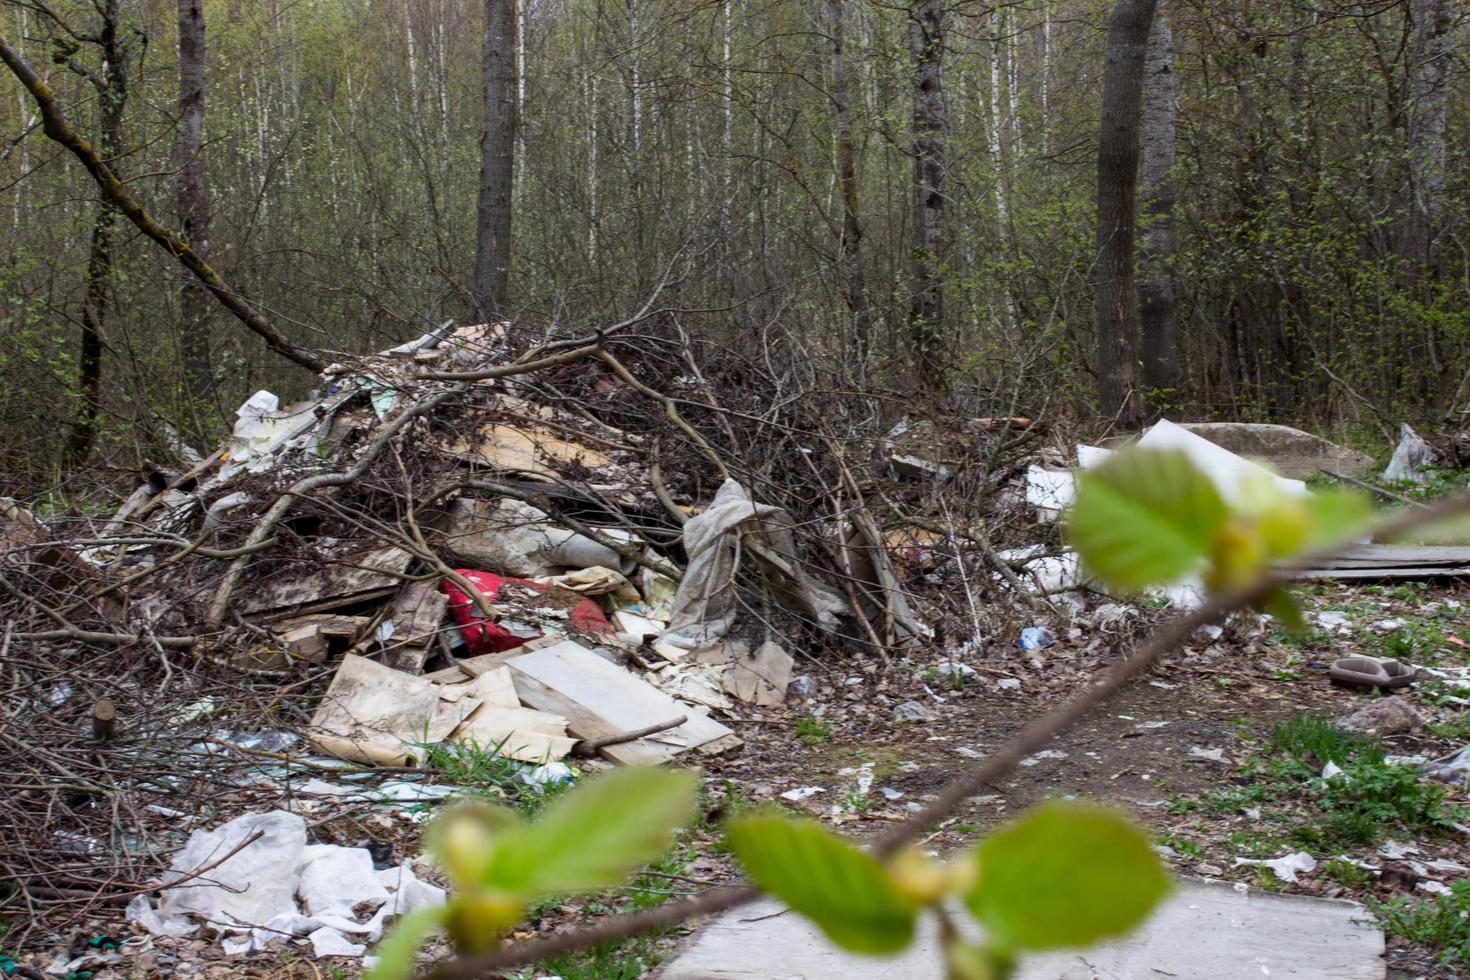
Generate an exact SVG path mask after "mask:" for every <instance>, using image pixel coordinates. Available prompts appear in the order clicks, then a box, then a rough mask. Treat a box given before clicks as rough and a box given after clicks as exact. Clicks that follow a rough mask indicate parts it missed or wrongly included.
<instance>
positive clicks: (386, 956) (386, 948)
mask: <svg viewBox="0 0 1470 980" xmlns="http://www.w3.org/2000/svg"><path fill="white" fill-rule="evenodd" d="M444 908H445V907H444V906H442V905H441V906H438V907H436V908H431V909H419V910H418V911H417V912H410V913H408V914H407V915H405V916H402V917H400V918H399V919H398V921H397V922H395V923H394V924H393V927H392V928H391V929H390V930H389V931H388V935H386V936H384V937H383V940H382V942H380V943H378V945H377V947H376V948H375V949H374V950H373V955H374V956H376V957H377V958H378V960H377V962H376V963H374V964H373V968H372V969H371V970H369V971H368V972H367V973H365V974H363V980H404V978H405V977H408V976H412V974H413V958H414V954H415V953H417V952H418V951H419V947H420V946H422V945H423V944H424V940H425V939H427V938H428V937H429V933H431V932H434V931H436V930H438V929H440V928H442V927H443V924H444Z"/></svg>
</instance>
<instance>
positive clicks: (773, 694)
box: [725, 640, 793, 707]
mask: <svg viewBox="0 0 1470 980" xmlns="http://www.w3.org/2000/svg"><path fill="white" fill-rule="evenodd" d="M792 664H793V662H792V659H791V655H790V654H789V653H787V652H786V651H785V650H783V649H781V645H780V644H778V643H772V642H771V641H769V640H767V641H766V642H765V643H762V644H761V645H760V648H759V649H757V650H755V651H754V652H751V651H748V650H747V651H745V652H744V653H743V655H737V656H736V657H734V658H733V659H732V660H731V661H730V668H729V669H728V670H727V671H725V690H726V691H729V692H730V693H731V694H733V695H734V696H735V697H737V698H739V699H740V700H742V701H744V702H746V703H747V704H756V705H760V706H762V707H770V706H772V705H777V704H781V703H782V702H783V701H785V700H786V687H787V685H788V684H790V683H791V668H792Z"/></svg>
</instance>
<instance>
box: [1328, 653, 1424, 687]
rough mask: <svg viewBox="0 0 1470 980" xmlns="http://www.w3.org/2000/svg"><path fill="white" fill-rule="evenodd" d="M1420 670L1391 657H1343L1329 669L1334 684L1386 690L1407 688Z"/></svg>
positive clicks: (1329, 675)
mask: <svg viewBox="0 0 1470 980" xmlns="http://www.w3.org/2000/svg"><path fill="white" fill-rule="evenodd" d="M1418 673H1419V669H1418V668H1417V667H1414V666H1412V665H1410V664H1406V663H1403V662H1402V661H1399V660H1394V659H1392V658H1390V657H1384V658H1381V659H1380V658H1378V657H1365V656H1357V657H1343V658H1342V659H1341V660H1339V661H1337V662H1336V663H1334V664H1333V665H1332V666H1331V667H1329V668H1327V676H1328V677H1330V678H1332V683H1334V684H1350V685H1355V686H1358V687H1377V688H1382V689H1384V690H1393V689H1395V688H1400V687H1406V686H1408V685H1409V684H1412V683H1413V682H1414V677H1415V676H1416V675H1417V674H1418Z"/></svg>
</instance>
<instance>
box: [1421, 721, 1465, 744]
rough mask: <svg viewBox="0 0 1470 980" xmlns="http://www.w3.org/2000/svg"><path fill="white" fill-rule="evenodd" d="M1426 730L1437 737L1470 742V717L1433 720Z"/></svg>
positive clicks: (1426, 726) (1425, 727)
mask: <svg viewBox="0 0 1470 980" xmlns="http://www.w3.org/2000/svg"><path fill="white" fill-rule="evenodd" d="M1424 731H1425V732H1426V733H1427V734H1429V735H1433V736H1434V737H1435V738H1443V739H1448V740H1450V741H1452V742H1470V717H1460V718H1450V719H1448V720H1446V721H1431V722H1429V723H1428V724H1426V725H1425V726H1424Z"/></svg>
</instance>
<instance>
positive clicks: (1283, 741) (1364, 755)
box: [1169, 714, 1463, 855]
mask: <svg viewBox="0 0 1470 980" xmlns="http://www.w3.org/2000/svg"><path fill="white" fill-rule="evenodd" d="M1328 762H1333V763H1335V764H1336V765H1337V766H1339V767H1340V768H1341V769H1342V774H1341V775H1338V776H1334V777H1333V778H1332V779H1327V780H1324V779H1322V778H1321V775H1320V773H1321V771H1322V768H1323V767H1324V766H1325V765H1326V764H1327V763H1328ZM1239 776H1240V778H1239V781H1238V782H1237V783H1236V784H1234V785H1229V786H1217V787H1214V788H1212V789H1209V790H1206V791H1205V792H1203V793H1200V794H1199V795H1198V796H1195V797H1176V798H1174V799H1173V800H1171V801H1170V802H1169V811H1170V812H1171V813H1175V814H1186V813H1200V814H1202V815H1205V816H1210V817H1229V816H1235V815H1238V814H1244V813H1247V812H1249V813H1250V815H1251V816H1252V817H1256V818H1259V819H1260V820H1261V821H1264V822H1265V824H1266V826H1265V827H1263V826H1261V825H1255V826H1252V827H1251V828H1250V829H1247V830H1241V831H1236V832H1235V833H1234V834H1232V835H1231V837H1230V838H1229V846H1230V847H1231V849H1232V850H1233V851H1234V853H1237V854H1242V853H1244V854H1251V855H1261V854H1265V853H1268V852H1274V851H1276V850H1279V848H1280V847H1281V846H1282V845H1284V844H1287V843H1290V844H1291V845H1292V846H1295V847H1303V848H1307V849H1315V850H1318V852H1319V853H1320V851H1321V850H1331V849H1333V848H1342V847H1348V846H1353V845H1358V844H1369V843H1373V842H1375V841H1378V840H1381V839H1382V838H1384V837H1386V836H1389V835H1390V834H1401V833H1403V834H1411V835H1412V834H1426V835H1429V834H1439V833H1443V832H1444V831H1446V830H1448V829H1450V827H1451V826H1452V825H1453V824H1454V823H1455V822H1456V821H1458V820H1461V819H1463V811H1462V810H1461V808H1459V807H1457V806H1454V805H1453V804H1451V803H1450V802H1449V801H1448V798H1447V790H1446V789H1445V787H1443V786H1440V785H1439V784H1437V783H1433V782H1429V781H1427V780H1424V779H1421V778H1420V775H1419V773H1418V771H1417V770H1416V769H1414V768H1413V767H1410V766H1398V765H1389V764H1388V763H1386V762H1384V750H1383V746H1382V744H1380V743H1379V742H1378V740H1377V739H1374V738H1371V737H1368V736H1366V735H1362V734H1359V733H1356V732H1348V731H1344V730H1342V729H1340V728H1337V727H1336V726H1334V725H1332V724H1331V723H1330V722H1328V721H1326V720H1324V719H1321V718H1315V717H1312V716H1310V715H1300V714H1299V715H1294V716H1292V717H1290V718H1287V719H1285V720H1283V721H1281V722H1278V723H1277V724H1276V725H1275V726H1274V727H1273V728H1272V729H1271V732H1270V735H1269V736H1268V737H1267V738H1266V739H1265V740H1264V741H1263V742H1262V743H1261V749H1260V751H1258V752H1257V753H1255V754H1253V755H1251V756H1250V757H1248V758H1247V759H1246V760H1245V761H1244V762H1243V763H1242V765H1241V768H1240V770H1239ZM1272 825H1274V826H1272Z"/></svg>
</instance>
